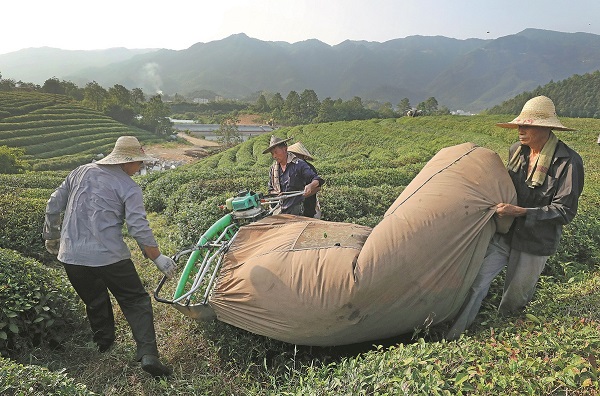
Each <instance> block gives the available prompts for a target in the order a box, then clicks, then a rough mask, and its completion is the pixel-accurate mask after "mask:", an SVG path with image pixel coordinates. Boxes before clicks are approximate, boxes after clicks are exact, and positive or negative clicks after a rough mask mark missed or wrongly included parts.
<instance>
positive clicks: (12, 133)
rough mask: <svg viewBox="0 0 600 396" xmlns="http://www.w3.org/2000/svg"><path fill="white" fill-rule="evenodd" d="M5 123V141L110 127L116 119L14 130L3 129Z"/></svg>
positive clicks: (1, 136)
mask: <svg viewBox="0 0 600 396" xmlns="http://www.w3.org/2000/svg"><path fill="white" fill-rule="evenodd" d="M4 126H5V125H3V124H2V123H0V139H1V140H2V141H3V142H7V143H8V142H10V141H11V140H12V139H17V138H20V137H29V136H31V135H34V134H35V135H44V136H45V135H50V134H54V133H61V132H68V131H73V130H74V131H77V130H81V129H84V128H85V129H89V128H90V127H92V126H93V128H91V129H95V128H98V127H110V126H115V123H114V121H112V120H98V121H95V122H94V123H93V125H85V127H84V126H82V125H81V124H80V123H73V124H58V125H51V126H44V127H35V128H22V129H19V128H16V129H13V130H9V129H7V130H2V127H4Z"/></svg>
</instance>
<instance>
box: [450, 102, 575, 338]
mask: <svg viewBox="0 0 600 396" xmlns="http://www.w3.org/2000/svg"><path fill="white" fill-rule="evenodd" d="M497 125H498V126H500V127H502V128H511V129H518V132H519V134H518V137H519V142H517V143H515V144H513V145H512V146H511V147H510V149H509V157H508V158H509V160H508V164H507V168H508V173H509V174H510V177H511V178H512V181H513V184H514V186H515V189H516V192H517V205H511V204H507V203H499V204H498V205H496V215H497V216H498V217H505V216H510V217H514V221H513V224H512V227H511V229H510V231H509V232H508V233H507V234H505V235H502V234H496V235H494V237H493V239H492V241H491V242H490V245H489V247H488V250H487V253H486V257H485V259H484V262H483V264H482V266H481V269H480V270H479V273H478V274H477V277H476V278H475V281H474V282H473V285H472V286H471V289H470V291H469V295H468V296H467V299H466V301H465V303H464V304H463V306H462V308H461V310H460V312H459V314H458V316H457V318H456V319H455V322H454V324H453V325H452V327H451V328H450V330H449V331H448V334H447V336H446V338H447V339H456V338H458V337H459V336H460V334H461V333H462V332H463V331H464V330H465V329H466V328H468V327H469V326H470V325H471V324H472V323H473V321H474V319H475V316H476V315H477V312H478V311H479V308H480V307H481V302H482V300H483V298H484V297H485V296H486V295H487V292H488V290H489V288H490V284H491V283H492V280H493V279H494V277H496V275H498V274H499V273H500V271H502V269H503V268H504V267H506V278H505V280H504V292H503V295H502V300H501V301H500V305H499V307H498V310H499V312H501V313H503V314H511V313H514V312H517V311H519V310H521V309H522V308H524V307H525V306H526V305H527V304H528V303H529V301H531V299H532V298H533V294H534V291H535V286H536V284H537V281H538V279H539V277H540V274H541V273H542V270H543V269H544V266H545V265H546V261H547V260H548V257H549V256H550V255H552V254H554V253H555V252H556V250H557V249H558V245H559V242H560V237H561V235H562V228H563V226H564V225H565V224H567V223H569V222H570V221H571V220H573V218H574V217H575V214H576V213H577V205H578V200H579V196H580V194H581V192H582V190H583V161H582V160H581V157H580V156H579V154H577V153H576V152H575V151H574V150H572V149H571V148H569V147H568V146H567V145H566V144H565V143H563V142H562V141H560V140H559V139H558V138H557V137H556V135H555V134H554V133H553V132H552V130H559V131H573V129H571V128H567V127H565V126H563V125H562V123H561V122H560V121H559V119H558V117H557V116H556V111H555V108H554V103H553V102H552V100H550V99H549V98H547V97H545V96H537V97H535V98H533V99H530V100H529V101H527V103H525V105H524V106H523V109H522V111H521V114H519V116H518V117H517V118H515V119H514V120H512V121H511V122H507V123H499V124H497Z"/></svg>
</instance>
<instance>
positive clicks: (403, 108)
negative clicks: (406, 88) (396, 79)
mask: <svg viewBox="0 0 600 396" xmlns="http://www.w3.org/2000/svg"><path fill="white" fill-rule="evenodd" d="M410 109H412V106H411V104H410V101H409V100H408V98H404V99H402V100H401V101H400V103H398V113H400V115H405V114H406V112H407V111H408V110H410Z"/></svg>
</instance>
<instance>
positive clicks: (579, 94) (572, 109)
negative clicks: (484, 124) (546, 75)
mask: <svg viewBox="0 0 600 396" xmlns="http://www.w3.org/2000/svg"><path fill="white" fill-rule="evenodd" d="M539 95H544V96H548V97H549V98H551V99H552V101H553V102H554V105H555V106H556V113H557V114H558V115H559V116H563V117H581V118H600V108H599V107H598V103H600V71H598V70H597V71H595V72H593V73H586V74H583V75H579V74H575V75H573V76H571V77H569V78H567V79H565V80H562V81H559V82H554V81H550V82H549V83H548V84H546V85H544V86H542V87H537V88H536V89H534V90H533V91H528V92H523V93H521V94H519V95H517V96H515V97H514V98H511V99H509V100H507V101H504V102H502V103H501V104H500V105H497V106H494V107H492V108H491V109H489V110H487V113H488V114H515V115H516V114H519V113H520V112H521V109H522V108H523V105H524V104H525V102H527V101H528V100H529V99H531V98H533V97H535V96H539Z"/></svg>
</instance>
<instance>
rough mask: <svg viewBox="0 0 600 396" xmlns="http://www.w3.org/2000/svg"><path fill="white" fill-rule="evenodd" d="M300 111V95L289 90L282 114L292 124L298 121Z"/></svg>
mask: <svg viewBox="0 0 600 396" xmlns="http://www.w3.org/2000/svg"><path fill="white" fill-rule="evenodd" d="M301 114H302V111H301V109H300V95H298V92H296V91H290V93H289V94H288V96H286V98H285V103H284V105H283V115H284V117H285V118H286V119H287V120H288V121H289V122H290V123H292V124H297V123H298V122H300V120H301V119H302V118H301Z"/></svg>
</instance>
